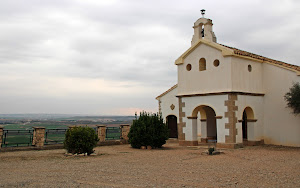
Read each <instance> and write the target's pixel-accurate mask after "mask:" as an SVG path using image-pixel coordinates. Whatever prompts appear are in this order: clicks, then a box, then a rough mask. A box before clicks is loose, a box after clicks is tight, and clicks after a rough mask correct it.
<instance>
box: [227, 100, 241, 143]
mask: <svg viewBox="0 0 300 188" xmlns="http://www.w3.org/2000/svg"><path fill="white" fill-rule="evenodd" d="M235 101H237V94H228V100H226V101H225V106H226V107H227V112H225V115H224V117H225V118H228V123H225V129H229V135H226V136H225V143H236V135H237V129H236V123H237V117H236V111H237V110H238V107H237V106H236V105H235Z"/></svg>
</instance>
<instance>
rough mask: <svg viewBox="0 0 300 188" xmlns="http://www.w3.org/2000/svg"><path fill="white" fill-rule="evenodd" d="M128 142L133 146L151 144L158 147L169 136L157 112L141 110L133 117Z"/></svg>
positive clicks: (138, 146)
mask: <svg viewBox="0 0 300 188" xmlns="http://www.w3.org/2000/svg"><path fill="white" fill-rule="evenodd" d="M128 138H129V143H130V144H131V146H132V147H133V148H140V147H141V146H151V147H152V148H160V147H161V146H162V145H164V144H165V143H166V140H167V139H168V138H169V129H168V127H167V126H166V125H165V124H164V122H163V119H162V117H161V116H160V115H159V114H150V113H147V112H141V113H140V117H139V118H137V116H136V117H135V120H133V123H132V125H131V127H130V131H129V133H128Z"/></svg>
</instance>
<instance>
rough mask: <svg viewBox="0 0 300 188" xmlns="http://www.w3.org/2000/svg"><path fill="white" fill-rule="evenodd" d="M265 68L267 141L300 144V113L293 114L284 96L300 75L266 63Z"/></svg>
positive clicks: (291, 144)
mask: <svg viewBox="0 0 300 188" xmlns="http://www.w3.org/2000/svg"><path fill="white" fill-rule="evenodd" d="M263 68H264V74H263V84H264V90H265V93H266V95H265V96H264V140H265V143H266V144H276V145H285V146H300V115H298V116H295V115H293V114H292V110H291V109H289V108H287V107H286V101H285V100H284V98H283V96H284V95H285V93H287V92H288V91H289V88H290V87H291V86H292V83H293V82H300V76H297V75H296V73H295V72H293V71H289V70H286V69H283V68H279V67H276V66H274V65H269V64H266V63H264V64H263Z"/></svg>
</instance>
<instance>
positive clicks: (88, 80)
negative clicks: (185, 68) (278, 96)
mask: <svg viewBox="0 0 300 188" xmlns="http://www.w3.org/2000/svg"><path fill="white" fill-rule="evenodd" d="M299 7H300V4H299V2H297V1H292V0H287V1H279V0H273V1H270V0H267V1H258V0H255V1H252V0H251V1H250V0H247V1H236V0H229V1H221V0H215V1H198V0H189V1H177V0H176V1H158V0H155V1H146V0H139V1H127V0H124V1H123V0H122V1H121V0H110V1H95V0H51V1H48V0H46V1H38V0H26V1H17V0H4V1H1V2H0V90H1V93H0V97H1V98H2V99H3V101H2V103H1V104H0V105H1V106H3V107H4V108H2V111H0V113H8V112H9V113H17V112H18V113H20V112H21V113H26V112H27V113H30V112H44V113H85V114H86V113H93V114H95V113H98V114H113V113H114V112H115V113H116V114H117V113H118V114H122V113H124V114H128V113H132V111H134V110H137V109H149V110H152V111H153V109H156V110H157V108H158V107H157V101H155V99H154V98H155V97H156V96H157V95H159V94H160V93H162V92H164V91H165V90H166V89H168V88H169V87H171V86H172V85H174V84H175V83H176V82H177V67H176V66H175V65H174V61H175V60H176V59H177V58H178V57H179V56H180V55H181V54H182V53H183V52H184V51H185V50H186V49H188V48H189V47H190V45H191V43H190V41H191V38H192V35H193V28H192V26H193V23H194V22H195V21H196V20H197V19H198V18H199V17H200V16H201V15H200V12H199V10H200V9H202V8H205V9H206V10H207V14H206V17H209V18H211V19H212V20H213V23H214V32H215V34H216V36H217V39H218V42H219V43H222V44H226V45H229V46H233V47H237V48H240V49H242V50H246V51H250V52H253V53H257V54H260V55H263V56H267V57H270V58H274V59H278V60H282V61H285V62H287V63H292V64H297V65H300V62H299V61H298V59H299V58H300V55H299V53H298V49H299V44H300V41H299V40H300V39H299V37H298V33H299V31H300V26H299V24H298V20H299V19H300V13H299V11H298V9H299ZM132 109H133V110H132ZM126 112H128V113H126Z"/></svg>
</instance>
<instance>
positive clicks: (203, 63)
mask: <svg viewBox="0 0 300 188" xmlns="http://www.w3.org/2000/svg"><path fill="white" fill-rule="evenodd" d="M204 70H206V60H205V59H204V58H201V59H200V60H199V71H204Z"/></svg>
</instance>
